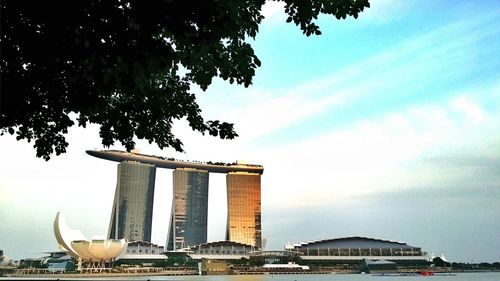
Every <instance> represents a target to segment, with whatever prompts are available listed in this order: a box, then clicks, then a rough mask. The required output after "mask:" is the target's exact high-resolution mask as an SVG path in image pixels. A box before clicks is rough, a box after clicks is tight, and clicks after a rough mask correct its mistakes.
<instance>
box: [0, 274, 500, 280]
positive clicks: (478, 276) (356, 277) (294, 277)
mask: <svg viewBox="0 0 500 281" xmlns="http://www.w3.org/2000/svg"><path fill="white" fill-rule="evenodd" d="M148 279H149V280H164V281H175V280H185V281H198V280H199V281H357V280H361V281H365V280H366V281H368V280H370V281H385V280H391V281H399V280H405V281H420V280H425V281H500V272H484V273H483V272H481V273H457V274H456V276H372V275H369V274H363V275H362V274H337V275H327V274H321V275H311V274H305V275H298V274H297V275H295V274H294V275H226V276H182V277H170V276H149V277H133V278H110V279H98V280H148ZM0 280H2V278H0ZM17 280H20V279H17ZM40 280H43V279H40ZM45 280H47V279H45ZM48 280H51V279H48ZM52 280H53V279H52ZM73 280H89V279H80V278H79V279H73ZM92 280H96V279H92Z"/></svg>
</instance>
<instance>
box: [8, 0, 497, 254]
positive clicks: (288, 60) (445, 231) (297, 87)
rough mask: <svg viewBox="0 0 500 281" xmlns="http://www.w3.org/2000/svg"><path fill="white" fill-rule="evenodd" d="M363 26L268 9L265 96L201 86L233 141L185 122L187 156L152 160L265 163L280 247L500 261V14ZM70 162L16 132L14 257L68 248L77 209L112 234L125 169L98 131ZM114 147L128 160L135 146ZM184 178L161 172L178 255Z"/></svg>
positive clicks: (478, 7) (215, 228)
mask: <svg viewBox="0 0 500 281" xmlns="http://www.w3.org/2000/svg"><path fill="white" fill-rule="evenodd" d="M371 4H372V7H371V8H370V9H368V10H366V11H365V12H364V13H362V14H360V17H359V18H358V19H357V20H354V19H348V20H343V21H337V20H335V19H333V18H331V17H326V16H322V17H320V18H319V26H320V27H321V30H322V33H323V34H322V35H321V36H312V37H306V36H304V35H303V34H302V33H301V31H300V30H299V28H297V27H296V26H294V25H293V24H286V23H285V20H286V16H285V15H284V13H283V6H281V5H280V4H279V3H274V2H273V3H270V4H266V6H265V7H264V15H265V16H266V18H265V19H264V21H263V23H262V24H261V26H260V31H259V34H258V35H257V37H256V38H255V40H249V42H250V43H251V44H252V46H253V47H254V49H255V52H256V54H257V55H258V57H259V58H260V60H261V61H262V67H260V68H259V69H258V70H257V73H256V76H255V78H254V82H253V85H251V86H250V87H249V88H244V87H243V86H237V85H230V84H229V83H227V82H225V81H221V80H217V79H216V80H214V82H213V83H212V85H211V86H210V87H209V89H208V90H207V91H206V92H202V91H201V90H196V89H195V91H196V92H197V100H198V102H199V104H200V107H201V108H202V110H203V115H204V117H205V118H206V119H207V120H212V119H218V120H224V121H228V122H232V123H235V129H236V130H237V132H238V134H239V135H240V137H238V138H237V139H235V140H219V139H217V138H213V137H209V136H201V135H199V134H196V133H195V132H193V131H192V130H191V129H190V128H189V127H188V126H187V122H185V121H183V120H181V121H179V122H177V123H175V126H174V132H175V133H176V134H177V135H178V136H179V137H180V138H181V139H182V141H183V142H184V148H185V150H186V152H185V153H178V152H175V151H174V150H173V149H165V150H163V151H162V150H160V149H158V147H156V146H155V145H154V144H153V145H150V144H148V143H147V142H144V141H138V145H137V147H138V149H140V150H141V152H142V153H145V154H155V155H162V156H165V157H174V158H177V159H185V160H200V161H222V162H233V161H235V160H240V159H241V160H245V161H247V162H248V163H254V164H261V165H263V166H264V169H265V171H264V174H263V176H262V231H263V236H264V238H265V239H266V249H268V250H280V249H283V246H284V245H285V244H286V243H297V242H301V241H307V240H317V239H328V238H336V237H345V236H364V237H373V238H380V239H388V240H393V241H403V242H406V243H408V244H410V245H412V246H417V247H421V248H422V249H423V250H424V251H426V252H428V253H429V254H431V253H434V254H435V255H441V253H443V254H444V255H445V257H446V258H447V259H448V260H450V261H459V262H493V261H500V251H499V250H500V248H499V247H500V219H499V218H500V56H499V53H500V5H499V3H498V1H487V0H485V1H451V0H450V1H448V0H433V1H431V0H423V1H416V0H408V1H396V0H372V1H371ZM67 139H68V142H69V143H70V146H69V148H68V152H67V153H66V154H64V155H61V156H57V157H55V156H54V157H53V158H52V159H51V160H50V161H48V162H46V161H44V160H42V159H38V158H36V157H35V151H34V149H33V148H32V144H29V143H26V142H25V141H16V140H15V138H14V137H12V136H9V135H4V136H2V137H0V158H1V159H2V161H0V249H3V250H4V253H5V255H7V256H9V257H11V258H13V259H21V258H26V257H35V256H42V255H43V253H44V252H47V251H54V250H57V243H56V240H55V238H54V235H53V230H52V224H53V220H54V218H55V215H56V213H57V212H58V211H62V213H63V214H64V216H65V218H66V222H67V224H68V225H69V226H70V227H71V228H75V229H80V230H81V231H82V233H84V234H85V235H86V236H87V237H89V238H92V237H97V236H104V235H106V234H107V230H108V224H109V219H110V215H111V207H112V201H113V195H114V189H115V186H116V167H117V163H116V162H110V161H105V160H102V159H98V158H94V157H92V156H89V155H87V154H86V153H85V150H87V149H103V147H102V145H101V140H100V138H99V134H98V127H97V126H89V127H87V128H86V129H83V128H77V127H73V128H71V129H70V131H69V133H68V135H67ZM111 149H123V147H121V146H120V145H116V146H113V147H111ZM171 193H172V172H171V171H170V170H165V169H158V171H157V175H156V190H155V199H154V200H155V205H154V210H153V234H152V241H153V242H154V243H157V244H160V245H164V244H165V241H166V236H167V228H168V223H169V217H170V207H171V200H172V195H171ZM225 196H226V193H225V177H224V175H220V174H210V190H209V224H208V240H209V241H220V240H223V239H224V233H225V223H226V221H225V220H226V211H227V206H226V197H225Z"/></svg>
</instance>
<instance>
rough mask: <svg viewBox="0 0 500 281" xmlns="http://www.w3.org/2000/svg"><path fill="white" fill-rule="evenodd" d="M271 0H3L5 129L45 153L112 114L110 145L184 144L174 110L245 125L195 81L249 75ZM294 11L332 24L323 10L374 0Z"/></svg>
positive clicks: (204, 125)
mask: <svg viewBox="0 0 500 281" xmlns="http://www.w3.org/2000/svg"><path fill="white" fill-rule="evenodd" d="M265 2H266V1H265V0H245V1H243V0H217V1H215V0H191V1H189V0H183V1H180V0H177V1H175V0H162V1H138V0H130V1H129V0H85V1H25V0H3V1H1V3H0V5H1V16H0V17H1V36H0V40H1V41H0V44H1V60H0V72H1V95H0V133H1V134H2V135H3V134H4V133H6V132H8V133H10V134H16V136H17V139H18V140H21V139H26V140H27V141H28V142H29V141H32V140H34V147H35V149H36V154H37V156H38V157H43V158H44V159H46V160H48V159H49V158H50V156H51V155H52V153H54V151H55V153H56V155H59V154H61V153H64V152H65V151H66V147H67V146H68V143H67V142H66V139H65V136H64V135H65V134H66V133H67V132H68V128H69V127H71V126H72V125H74V123H75V122H74V121H73V120H72V119H71V118H70V117H69V116H68V114H70V113H75V114H76V115H75V116H77V118H76V121H77V123H78V125H79V126H83V127H85V125H86V124H88V123H94V124H99V125H100V133H99V134H100V136H101V138H102V144H103V145H104V146H110V145H112V144H113V143H114V142H115V141H119V142H121V143H122V144H123V145H124V146H125V147H126V148H127V150H131V149H132V148H134V145H135V143H134V140H133V139H134V136H135V137H137V138H139V139H146V140H148V141H149V142H150V143H152V142H155V143H156V144H157V145H158V146H159V147H160V148H165V147H168V146H171V147H173V148H175V149H176V150H178V151H182V142H181V141H180V140H179V139H178V138H176V137H175V136H174V135H173V133H172V131H171V128H172V122H173V121H174V120H176V119H183V118H185V119H186V120H187V121H188V122H189V126H190V127H191V128H192V129H193V130H195V131H199V132H201V133H202V134H205V133H209V134H210V135H213V136H219V137H220V138H222V139H232V138H234V137H236V136H237V134H236V133H235V131H234V129H233V124H230V123H226V122H221V121H217V120H215V121H205V120H204V119H203V117H202V116H201V110H200V108H199V106H198V104H197V103H196V100H195V96H194V94H193V93H192V91H191V86H192V85H198V86H199V87H200V88H201V89H203V90H206V89H207V87H208V86H209V85H210V84H211V82H212V79H213V78H214V77H220V78H222V79H224V80H228V81H229V82H230V83H234V82H236V83H237V84H242V85H244V86H245V87H248V86H249V85H250V84H251V83H252V77H253V76H254V74H255V69H256V68H257V67H259V66H260V61H259V59H258V58H257V56H256V55H255V54H254V51H253V49H252V47H251V45H250V44H249V43H248V42H247V41H246V39H247V38H255V36H256V34H257V32H258V27H259V24H260V22H261V21H262V19H263V16H262V14H261V9H262V6H263V4H264V3H265ZM283 2H285V13H287V14H288V15H289V17H288V19H287V22H293V23H295V24H296V25H297V26H299V28H300V29H301V30H302V31H303V33H304V34H305V35H307V36H309V35H311V34H316V35H319V34H321V32H320V30H319V27H318V26H317V25H316V24H315V20H316V19H317V17H318V15H320V14H329V15H334V16H335V17H336V18H337V19H345V18H346V17H347V16H353V17H355V18H357V17H358V13H360V12H361V11H363V9H364V8H365V7H369V3H368V0H356V1H355V0H330V1H328V0H305V1H304V0H284V1H283Z"/></svg>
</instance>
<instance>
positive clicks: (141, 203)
mask: <svg viewBox="0 0 500 281" xmlns="http://www.w3.org/2000/svg"><path fill="white" fill-rule="evenodd" d="M155 175H156V168H155V166H154V165H150V164H143V163H139V162H133V161H123V162H121V163H120V164H118V179H117V183H116V191H115V199H114V201H113V209H112V212H111V222H110V224H109V232H108V238H109V239H121V238H126V239H128V240H129V241H149V242H151V224H152V219H153V197H154V186H155Z"/></svg>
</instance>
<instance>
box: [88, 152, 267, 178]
mask: <svg viewBox="0 0 500 281" xmlns="http://www.w3.org/2000/svg"><path fill="white" fill-rule="evenodd" d="M86 152H87V154H89V155H92V156H94V157H97V158H102V159H106V160H111V161H116V162H123V161H135V162H140V163H145V164H150V165H154V166H156V167H158V168H166V169H177V168H191V169H198V170H206V171H208V172H211V173H224V174H227V173H230V172H247V173H256V174H262V173H263V172H264V167H262V166H261V165H253V164H244V163H241V162H235V163H231V164H227V163H221V162H215V163H214V162H200V161H182V160H176V159H174V158H165V157H161V156H154V155H146V154H141V153H135V152H127V151H121V150H87V151H86Z"/></svg>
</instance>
